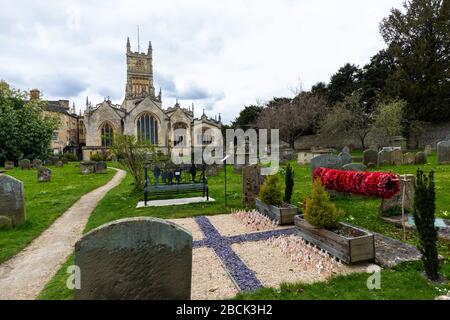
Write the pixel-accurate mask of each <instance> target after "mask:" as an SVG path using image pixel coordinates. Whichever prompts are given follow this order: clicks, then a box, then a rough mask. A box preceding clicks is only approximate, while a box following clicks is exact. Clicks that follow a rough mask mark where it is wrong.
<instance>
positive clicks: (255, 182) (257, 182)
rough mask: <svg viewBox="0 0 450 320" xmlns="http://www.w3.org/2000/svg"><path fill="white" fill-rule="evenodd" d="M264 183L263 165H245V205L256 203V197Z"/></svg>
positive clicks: (243, 181) (243, 199)
mask: <svg viewBox="0 0 450 320" xmlns="http://www.w3.org/2000/svg"><path fill="white" fill-rule="evenodd" d="M262 183H263V178H262V176H261V167H260V166H259V165H257V164H253V165H249V166H245V167H244V168H243V169H242V202H243V206H244V207H251V206H254V205H255V198H256V197H258V195H259V189H260V186H261V184H262Z"/></svg>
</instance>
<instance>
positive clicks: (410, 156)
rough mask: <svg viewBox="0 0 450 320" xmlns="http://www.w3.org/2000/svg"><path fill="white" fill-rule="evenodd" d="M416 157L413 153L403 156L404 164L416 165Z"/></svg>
mask: <svg viewBox="0 0 450 320" xmlns="http://www.w3.org/2000/svg"><path fill="white" fill-rule="evenodd" d="M415 163H416V155H415V154H414V153H411V152H407V153H405V154H404V155H403V164H415Z"/></svg>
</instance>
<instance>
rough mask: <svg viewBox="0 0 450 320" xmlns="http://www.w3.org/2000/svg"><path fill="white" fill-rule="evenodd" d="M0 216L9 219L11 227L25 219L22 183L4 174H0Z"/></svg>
mask: <svg viewBox="0 0 450 320" xmlns="http://www.w3.org/2000/svg"><path fill="white" fill-rule="evenodd" d="M0 216H3V217H7V218H9V220H10V221H11V224H12V226H18V225H20V224H22V223H23V222H25V219H26V215H25V200H24V191H23V183H22V182H21V181H19V180H17V179H15V178H13V177H10V176H8V175H5V174H0Z"/></svg>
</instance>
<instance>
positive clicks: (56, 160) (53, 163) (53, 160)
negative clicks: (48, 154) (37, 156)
mask: <svg viewBox="0 0 450 320" xmlns="http://www.w3.org/2000/svg"><path fill="white" fill-rule="evenodd" d="M50 161H51V164H52V165H54V166H56V164H57V163H58V161H59V157H57V156H54V157H52V158H51V159H50Z"/></svg>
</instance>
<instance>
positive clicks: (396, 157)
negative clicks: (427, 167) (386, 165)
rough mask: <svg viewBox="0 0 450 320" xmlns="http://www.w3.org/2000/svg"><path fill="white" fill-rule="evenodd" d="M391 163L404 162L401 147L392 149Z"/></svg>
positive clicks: (397, 164) (399, 164) (398, 163)
mask: <svg viewBox="0 0 450 320" xmlns="http://www.w3.org/2000/svg"><path fill="white" fill-rule="evenodd" d="M391 164H393V165H395V166H401V165H402V164H403V153H402V150H401V149H394V150H392V153H391Z"/></svg>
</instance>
